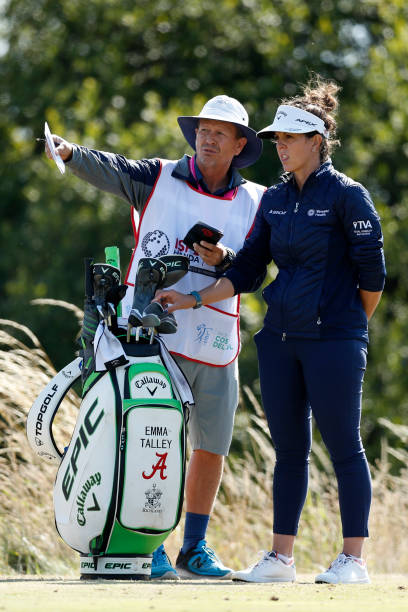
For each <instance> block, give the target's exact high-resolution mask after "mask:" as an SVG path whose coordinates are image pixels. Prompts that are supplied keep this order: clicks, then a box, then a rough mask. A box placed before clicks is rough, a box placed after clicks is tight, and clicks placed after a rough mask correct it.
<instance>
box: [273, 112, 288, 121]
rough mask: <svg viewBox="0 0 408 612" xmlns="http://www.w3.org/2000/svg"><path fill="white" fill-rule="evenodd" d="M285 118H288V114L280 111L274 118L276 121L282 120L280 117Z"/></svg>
mask: <svg viewBox="0 0 408 612" xmlns="http://www.w3.org/2000/svg"><path fill="white" fill-rule="evenodd" d="M287 116H288V114H287V113H285V111H282V110H281V111H279V113H278V114H277V116H276V121H279V120H280V119H282V117H287Z"/></svg>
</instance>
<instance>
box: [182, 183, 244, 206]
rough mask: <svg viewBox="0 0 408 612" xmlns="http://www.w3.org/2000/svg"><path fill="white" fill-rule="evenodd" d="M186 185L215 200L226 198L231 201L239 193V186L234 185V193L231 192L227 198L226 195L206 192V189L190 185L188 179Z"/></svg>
mask: <svg viewBox="0 0 408 612" xmlns="http://www.w3.org/2000/svg"><path fill="white" fill-rule="evenodd" d="M186 185H187V186H188V187H190V189H192V190H193V191H195V192H196V193H199V194H200V195H202V196H206V197H207V198H214V199H215V200H224V202H228V201H231V200H233V199H234V198H235V196H236V195H237V193H238V187H234V189H233V190H231V191H232V192H233V193H232V194H231V197H228V198H226V197H225V196H215V195H213V194H212V193H206V192H205V191H203V190H202V189H201V191H200V190H199V189H196V188H195V187H193V186H192V185H190V183H187V181H186ZM231 191H229V192H228V193H231Z"/></svg>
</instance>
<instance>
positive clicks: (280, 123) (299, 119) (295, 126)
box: [257, 104, 329, 138]
mask: <svg viewBox="0 0 408 612" xmlns="http://www.w3.org/2000/svg"><path fill="white" fill-rule="evenodd" d="M275 132H289V133H296V134H306V133H307V132H319V134H322V136H324V137H325V138H329V131H328V130H326V128H325V125H324V121H323V119H320V117H317V116H316V115H314V114H313V113H309V112H308V111H305V110H303V109H302V108H297V107H296V106H288V105H286V104H282V105H281V106H279V107H278V110H277V111H276V115H275V119H274V120H273V123H272V124H271V125H268V126H267V127H266V128H264V129H263V130H261V131H260V132H258V134H257V136H258V137H259V138H273V134H274V133H275Z"/></svg>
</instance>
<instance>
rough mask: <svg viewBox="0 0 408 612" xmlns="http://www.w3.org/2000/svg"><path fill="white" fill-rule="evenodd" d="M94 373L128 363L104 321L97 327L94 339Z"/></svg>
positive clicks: (121, 347)
mask: <svg viewBox="0 0 408 612" xmlns="http://www.w3.org/2000/svg"><path fill="white" fill-rule="evenodd" d="M94 355H95V371H96V372H104V371H105V370H109V369H111V368H113V367H117V366H118V365H123V364H125V363H128V362H129V360H128V359H126V356H125V352H124V350H123V346H122V344H121V343H120V341H119V340H118V339H117V338H116V336H114V335H113V334H112V332H110V331H109V329H108V327H107V326H106V324H105V321H101V322H100V323H99V325H98V327H97V330H96V333H95V338H94Z"/></svg>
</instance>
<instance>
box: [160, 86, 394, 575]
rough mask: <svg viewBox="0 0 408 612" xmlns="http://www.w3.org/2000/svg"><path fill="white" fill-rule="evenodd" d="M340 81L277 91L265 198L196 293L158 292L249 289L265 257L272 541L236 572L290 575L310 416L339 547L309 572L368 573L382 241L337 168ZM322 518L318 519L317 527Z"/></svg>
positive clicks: (365, 200)
mask: <svg viewBox="0 0 408 612" xmlns="http://www.w3.org/2000/svg"><path fill="white" fill-rule="evenodd" d="M338 89H339V88H338V87H337V86H336V84H334V83H332V82H324V81H323V80H322V79H320V78H319V77H317V78H315V80H314V81H311V82H309V83H308V84H307V85H306V86H304V87H303V94H302V95H301V96H298V97H295V98H291V99H289V100H284V101H283V102H282V104H281V105H280V106H279V108H278V109H277V112H276V115H275V118H274V120H273V123H272V124H271V125H270V126H268V127H266V128H265V129H263V130H261V131H260V132H259V134H258V135H259V136H260V137H261V138H269V139H271V140H272V141H273V142H274V143H275V144H276V149H277V153H278V156H279V159H280V161H281V163H282V166H283V169H284V171H285V172H284V175H283V176H282V181H281V182H280V183H278V184H277V185H274V186H273V187H270V188H269V189H268V190H267V191H266V192H265V195H264V196H263V198H262V201H261V204H260V208H259V210H258V213H257V216H256V220H255V224H254V229H253V231H252V233H251V236H250V237H249V238H248V240H247V241H246V242H245V244H244V246H243V248H242V249H241V250H240V251H239V253H238V255H237V257H236V259H235V261H234V264H233V266H232V268H231V269H230V270H229V271H228V272H226V273H225V274H224V276H223V277H222V278H220V279H218V280H217V281H216V282H215V283H214V284H213V285H210V286H209V287H207V288H206V289H204V290H202V291H201V292H200V295H197V294H195V295H183V294H177V293H176V292H174V291H162V292H161V293H160V294H158V299H161V300H162V301H164V302H167V303H168V304H170V306H169V311H171V312H172V311H174V310H177V309H180V308H197V307H199V306H200V305H201V304H203V305H205V304H210V303H214V302H219V301H220V300H223V299H225V298H228V297H231V296H232V295H234V294H237V293H243V292H246V291H249V290H250V288H251V285H252V283H253V281H254V279H255V278H256V277H257V276H259V274H260V273H261V272H262V271H263V270H264V269H265V267H266V266H267V265H268V264H269V263H270V262H271V261H272V260H273V261H274V263H275V265H276V266H277V268H278V271H279V273H278V275H277V277H276V279H275V280H274V281H273V282H271V284H270V285H268V286H267V287H266V288H265V289H264V291H263V297H264V299H265V301H266V303H267V306H268V310H267V313H266V316H265V321H264V327H263V329H262V330H261V331H260V332H258V333H257V334H256V336H255V342H256V345H257V350H258V359H259V372H260V381H261V392H262V400H263V406H264V410H265V414H266V417H267V420H268V425H269V429H270V432H271V436H272V440H273V443H274V446H275V450H276V465H275V471H274V481H273V510H274V535H273V544H272V550H271V551H270V552H268V553H266V554H265V555H264V556H263V558H262V559H261V560H260V561H258V563H256V564H255V565H253V566H251V567H249V568H248V569H245V570H242V571H238V572H235V574H233V578H234V579H235V580H244V581H248V582H285V581H293V580H295V578H296V570H295V565H294V559H293V547H294V541H295V536H296V534H297V531H298V523H299V518H300V514H301V511H302V508H303V504H304V501H305V498H306V493H307V486H308V463H309V453H310V449H311V414H312V413H313V415H314V417H315V420H316V423H317V426H318V428H319V430H320V433H321V435H322V438H323V441H324V443H325V445H326V447H327V449H328V451H329V453H330V458H331V460H332V463H333V466H334V470H335V473H336V477H337V482H338V492H339V503H340V514H341V521H342V527H343V538H344V543H343V550H342V552H341V554H339V556H338V557H337V559H336V560H335V561H333V563H332V564H331V565H330V567H329V569H328V570H326V571H325V572H323V573H322V574H320V575H319V576H317V577H316V582H328V583H362V582H369V578H368V573H367V568H366V564H365V562H364V561H363V559H362V547H363V542H364V538H366V537H367V536H368V527H367V523H368V516H369V510H370V502H371V481H370V472H369V469H368V464H367V460H366V457H365V453H364V448H363V446H362V442H361V437H360V416H361V394H362V384H363V377H364V372H365V368H366V357H367V343H368V332H367V321H368V320H369V319H370V317H371V316H372V315H373V313H374V310H375V308H376V306H377V304H378V302H379V300H380V297H381V292H382V289H383V286H384V278H385V266H384V256H383V249H382V246H383V242H382V234H381V227H380V223H379V217H378V214H377V213H376V211H375V208H374V206H373V203H372V201H371V198H370V195H369V193H368V192H367V190H366V189H365V188H364V187H363V186H362V185H360V184H359V183H356V182H355V181H353V180H352V179H350V178H348V177H347V176H345V175H344V174H341V173H340V172H338V171H337V170H335V169H334V167H333V165H332V162H331V160H330V157H329V155H330V153H331V150H332V148H333V147H334V145H337V144H338V141H336V140H335V133H336V122H335V119H334V114H335V111H336V107H337V97H336V96H337V92H338ZM318 528H319V526H318V525H316V529H318Z"/></svg>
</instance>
